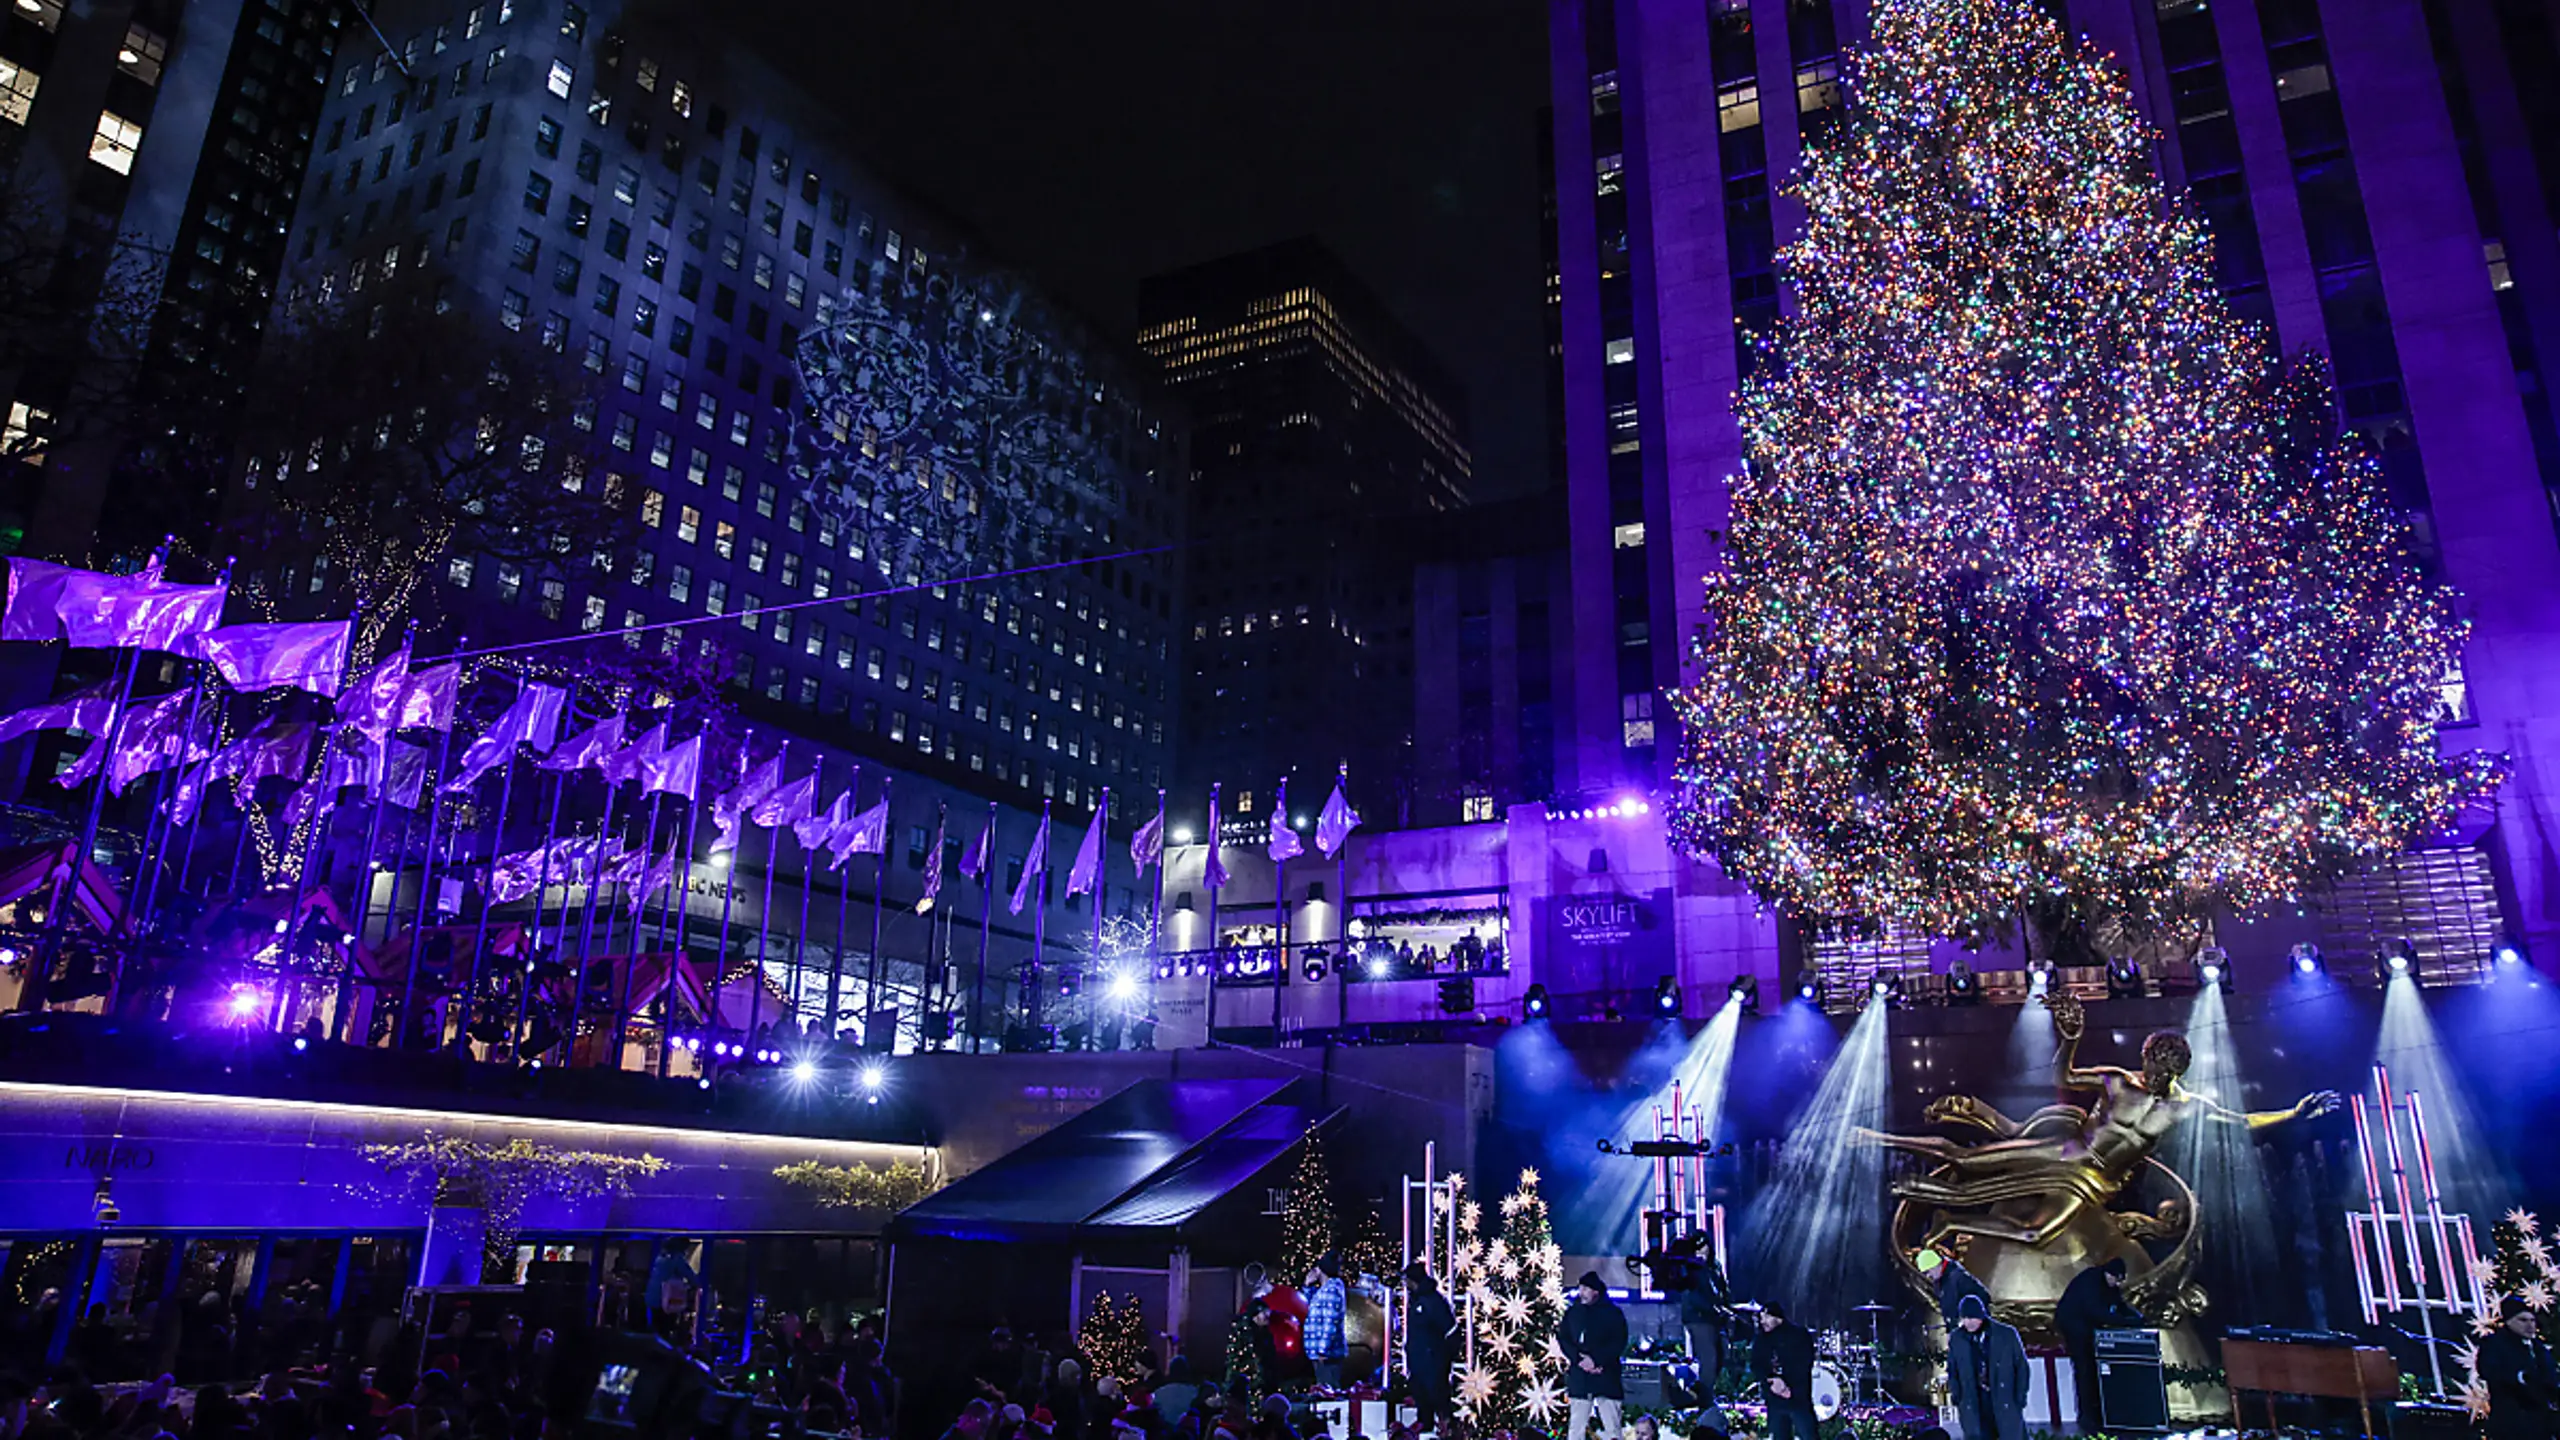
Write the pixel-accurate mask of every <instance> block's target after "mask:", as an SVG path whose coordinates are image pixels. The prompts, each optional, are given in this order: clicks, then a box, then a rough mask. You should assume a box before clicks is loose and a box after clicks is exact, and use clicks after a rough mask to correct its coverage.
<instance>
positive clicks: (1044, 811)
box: [1010, 805, 1049, 915]
mask: <svg viewBox="0 0 2560 1440" xmlns="http://www.w3.org/2000/svg"><path fill="white" fill-rule="evenodd" d="M1048 873H1049V807H1048V806H1046V805H1042V806H1041V807H1040V829H1039V831H1038V832H1037V833H1035V834H1034V835H1033V836H1032V837H1031V853H1030V854H1028V855H1025V856H1023V857H1022V879H1021V880H1019V881H1017V882H1015V884H1014V887H1013V899H1012V901H1011V902H1010V903H1011V905H1012V907H1013V913H1014V914H1016V915H1019V914H1021V913H1022V907H1023V906H1025V905H1028V904H1030V903H1031V897H1032V896H1034V895H1037V894H1039V893H1040V877H1041V876H1043V875H1046V874H1048Z"/></svg>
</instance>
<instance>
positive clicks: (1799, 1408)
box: [1751, 1301, 1822, 1440]
mask: <svg viewBox="0 0 2560 1440" xmlns="http://www.w3.org/2000/svg"><path fill="white" fill-rule="evenodd" d="M1751 1368H1752V1370H1753V1371H1754V1372H1756V1373H1757V1374H1758V1375H1759V1376H1760V1388H1761V1390H1762V1391H1763V1393H1764V1394H1765V1395H1766V1397H1767V1399H1768V1402H1769V1426H1768V1440H1818V1437H1819V1436H1820V1435H1821V1433H1822V1422H1821V1421H1820V1420H1818V1419H1816V1418H1815V1417H1814V1413H1813V1336H1812V1335H1810V1334H1808V1333H1806V1331H1805V1328H1804V1327H1803V1326H1801V1325H1797V1324H1794V1323H1791V1322H1790V1321H1789V1320H1788V1319H1787V1312H1786V1311H1785V1310H1783V1309H1781V1308H1779V1306H1778V1305H1777V1303H1776V1302H1774V1301H1767V1302H1763V1303H1762V1304H1761V1306H1760V1339H1759V1340H1758V1341H1757V1342H1756V1343H1755V1344H1753V1346H1752V1347H1751Z"/></svg>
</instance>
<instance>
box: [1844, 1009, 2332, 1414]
mask: <svg viewBox="0 0 2560 1440" xmlns="http://www.w3.org/2000/svg"><path fill="white" fill-rule="evenodd" d="M2044 1003H2045V1004H2046V1005H2047V1006H2048V1007H2050V1008H2051V1009H2052V1011H2053V1028H2054V1032H2055V1033H2056V1034H2057V1035H2059V1036H2060V1037H2061V1040H2062V1051H2061V1054H2060V1056H2059V1057H2058V1058H2057V1059H2056V1061H2055V1071H2056V1073H2057V1075H2058V1076H2059V1078H2060V1084H2061V1088H2062V1090H2063V1091H2064V1093H2065V1096H2066V1103H2062V1104H2056V1105H2048V1106H2046V1107H2045V1108H2044V1109H2041V1110H2038V1111H2036V1112H2035V1113H2034V1114H2032V1115H2030V1116H2028V1117H2027V1118H2026V1119H2025V1120H2023V1121H2018V1120H2012V1119H2010V1118H2008V1117H2007V1116H2005V1115H2003V1114H2001V1113H2000V1112H1999V1111H1998V1110H1996V1109H1994V1108H1993V1107H1992V1106H1990V1105H1989V1104H1987V1103H1985V1102H1983V1101H1982V1100H1979V1099H1976V1098H1975V1097H1973V1096H1970V1095H1947V1096H1942V1097H1940V1098H1939V1099H1937V1100H1935V1101H1932V1102H1931V1103H1930V1105H1929V1108H1928V1110H1927V1111H1926V1112H1925V1113H1926V1116H1927V1118H1928V1120H1929V1122H1930V1123H1931V1124H1934V1125H1942V1126H1947V1127H1950V1128H1953V1129H1957V1130H1967V1131H1973V1132H1977V1133H1978V1134H1980V1135H1983V1136H1987V1137H1988V1138H1983V1139H1957V1138H1951V1137H1948V1136H1944V1135H1884V1134H1876V1133H1873V1132H1870V1138H1872V1139H1873V1140H1875V1141H1876V1142H1877V1143H1879V1144H1882V1145H1885V1146H1887V1147H1890V1148H1892V1149H1895V1150H1899V1151H1902V1152H1904V1153H1906V1154H1911V1155H1917V1156H1920V1157H1922V1158H1923V1159H1926V1160H1930V1161H1934V1162H1936V1163H1935V1164H1934V1165H1932V1166H1931V1167H1930V1168H1929V1169H1928V1170H1927V1171H1926V1172H1925V1173H1923V1174H1920V1175H1917V1176H1912V1177H1908V1178H1905V1179H1903V1180H1900V1181H1897V1182H1895V1184H1894V1187H1893V1192H1894V1195H1895V1197H1896V1199H1897V1200H1899V1202H1900V1203H1899V1204H1898V1205H1897V1206H1896V1207H1895V1209H1894V1215H1893V1239H1894V1259H1895V1263H1896V1266H1897V1268H1898V1269H1900V1271H1901V1272H1902V1275H1903V1278H1904V1280H1905V1281H1906V1283H1908V1284H1909V1285H1910V1286H1911V1287H1912V1288H1913V1289H1915V1290H1916V1291H1918V1292H1919V1293H1920V1294H1921V1295H1923V1296H1928V1295H1931V1294H1932V1292H1931V1290H1930V1287H1929V1283H1928V1281H1927V1280H1926V1279H1925V1278H1924V1277H1923V1276H1922V1275H1921V1273H1920V1271H1919V1268H1918V1266H1917V1265H1916V1264H1915V1263H1914V1260H1913V1256H1914V1255H1915V1254H1916V1253H1917V1252H1919V1251H1920V1250H1922V1249H1924V1248H1933V1249H1936V1250H1939V1251H1942V1252H1946V1253H1951V1254H1955V1255H1957V1256H1959V1257H1961V1259H1962V1260H1963V1263H1964V1266H1965V1268H1966V1269H1968V1270H1970V1271H1972V1272H1973V1274H1974V1275H1975V1276H1976V1277H1977V1278H1978V1279H1980V1280H1981V1281H1982V1283H1983V1285H1984V1287H1985V1288H1987V1289H1989V1290H1990V1292H1991V1299H1992V1306H1993V1308H1994V1309H1995V1310H1996V1311H1998V1312H1999V1314H2000V1317H2001V1318H2002V1319H2004V1320H2007V1321H2008V1322H2010V1323H2011V1324H2014V1325H2017V1326H2018V1327H2019V1328H2020V1329H2022V1330H2025V1331H2028V1332H2029V1333H2030V1334H2038V1333H2041V1334H2043V1335H2045V1336H2047V1337H2050V1335H2051V1333H2052V1325H2053V1305H2054V1302H2055V1301H2056V1300H2058V1299H2060V1298H2061V1296H2062V1289H2063V1287H2064V1286H2065V1285H2068V1284H2070V1283H2071V1279H2072V1277H2073V1276H2075V1275H2077V1274H2079V1273H2080V1271H2081V1270H2083V1269H2085V1268H2087V1267H2089V1266H2091V1265H2103V1264H2105V1263H2106V1262H2107V1261H2109V1260H2119V1259H2120V1260H2122V1261H2124V1262H2125V1270H2126V1280H2125V1287H2124V1298H2125V1300H2126V1302H2127V1303H2128V1304H2130V1305H2132V1306H2133V1308H2134V1309H2136V1310H2138V1311H2140V1312H2142V1314H2143V1315H2144V1316H2145V1317H2146V1318H2147V1319H2149V1320H2151V1321H2152V1323H2154V1324H2156V1325H2158V1326H2159V1327H2160V1328H2161V1329H2163V1330H2165V1331H2169V1332H2171V1335H2170V1337H2169V1338H2170V1343H2169V1347H2168V1348H2169V1350H2170V1352H2171V1358H2172V1361H2173V1363H2176V1362H2177V1361H2178V1360H2179V1359H2181V1358H2182V1356H2181V1352H2193V1351H2194V1350H2195V1348H2196V1347H2195V1346H2194V1343H2193V1340H2192V1335H2191V1332H2186V1331H2185V1328H2184V1327H2185V1322H2186V1321H2188V1320H2189V1319H2192V1318H2193V1317H2194V1316H2196V1315H2197V1314H2199V1313H2201V1312H2202V1311H2203V1309H2204V1305H2205V1296H2204V1292H2203V1290H2202V1289H2201V1288H2200V1287H2198V1286H2197V1285H2196V1284H2195V1283H2194V1281H2193V1279H2192V1278H2191V1277H2192V1274H2193V1272H2194V1269H2195V1262H2196V1257H2197V1238H2196V1237H2197V1224H2196V1197H2195V1191H2194V1189H2193V1187H2192V1186H2191V1185H2190V1184H2189V1182H2188V1181H2187V1180H2186V1179H2185V1178H2184V1177H2182V1176H2180V1175H2179V1174H2177V1172H2175V1171H2173V1170H2171V1169H2170V1168H2169V1167H2168V1166H2167V1165H2165V1164H2162V1163H2161V1162H2160V1161H2159V1160H2158V1159H2157V1158H2155V1157H2154V1156H2153V1154H2152V1151H2153V1150H2155V1149H2157V1148H2158V1146H2159V1144H2160V1142H2161V1140H2162V1139H2163V1138H2165V1137H2166V1136H2167V1135H2168V1134H2169V1132H2170V1131H2172V1130H2174V1129H2176V1128H2177V1126H2178V1125H2179V1124H2180V1123H2181V1122H2184V1121H2188V1120H2196V1121H2200V1122H2202V1123H2207V1124H2226V1125H2246V1126H2248V1127H2249V1128H2250V1129H2251V1130H2253V1131H2254V1130H2262V1129H2265V1128H2266V1127H2268V1126H2270V1125H2280V1124H2283V1123H2284V1122H2285V1121H2287V1120H2296V1119H2305V1118H2309V1117H2311V1116H2315V1115H2324V1114H2327V1113H2328V1112H2329V1111H2331V1110H2334V1109H2336V1108H2337V1105H2338V1097H2337V1095H2336V1094H2335V1093H2333V1092H2330V1091H2325V1090H2323V1091H2318V1092H2315V1093H2313V1094H2310V1095H2306V1096H2304V1097H2303V1098H2302V1099H2301V1100H2300V1101H2299V1102H2297V1103H2296V1104H2294V1105H2293V1106H2291V1107H2290V1108H2287V1109H2283V1110H2270V1111H2261V1112H2258V1113H2254V1114H2250V1113H2243V1112H2241V1111H2237V1110H2232V1109H2228V1108H2226V1107H2224V1106H2223V1105H2221V1104H2219V1103H2217V1102H2215V1101H2214V1100H2213V1099H2212V1098H2210V1097H2208V1096H2204V1095H2199V1094H2197V1093H2196V1092H2194V1091H2192V1090H2189V1089H2187V1088H2186V1087H2185V1086H2184V1085H2181V1084H2180V1083H2179V1078H2180V1077H2181V1076H2183V1075H2185V1074H2186V1072H2187V1066H2188V1064H2189V1063H2190V1062H2191V1060H2192V1059H2193V1052H2192V1051H2191V1050H2190V1049H2189V1048H2188V1045H2187V1039H2186V1037H2185V1036H2184V1035H2181V1034H2179V1033H2178V1032H2176V1031H2174V1030H2161V1031H2156V1032H2154V1033H2153V1034H2152V1035H2151V1036H2150V1038H2148V1039H2146V1040H2144V1041H2143V1042H2142V1069H2141V1070H2140V1071H2139V1072H2136V1071H2132V1070H2126V1069H2123V1068H2121V1067H2119V1066H2113V1065H2094V1066H2083V1065H2081V1064H2080V1058H2079V1052H2080V1037H2081V1035H2082V1033H2083V1032H2084V1031H2085V1030H2086V1029H2087V1027H2088V1015H2087V1013H2086V1012H2085V1011H2084V1010H2083V1009H2082V1008H2081V1005H2080V1002H2079V1001H2078V1000H2075V999H2073V998H2071V997H2070V996H2068V995H2057V996H2054V997H2051V998H2050V999H2048V1000H2046V1001H2045V1002H2044ZM2091 1091H2094V1092H2096V1094H2097V1103H2096V1104H2095V1105H2094V1106H2091V1107H2089V1108H2086V1109H2084V1108H2082V1107H2081V1106H2078V1105H2074V1104H2070V1103H2067V1097H2068V1096H2069V1095H2070V1094H2072V1093H2074V1092H2078V1093H2081V1094H2086V1093H2088V1092H2091ZM2120 1201H2121V1202H2125V1203H2126V1204H2127V1205H2128V1206H2131V1207H2136V1208H2121V1209H2120V1208H2117V1206H2118V1202H2120ZM2146 1202H2147V1204H2148V1207H2149V1208H2147V1209H2145V1208H2138V1207H2139V1206H2141V1205H2142V1204H2144V1203H2146ZM2145 1240H2151V1241H2158V1242H2162V1243H2165V1244H2167V1245H2168V1246H2169V1249H2168V1252H2167V1253H2166V1254H2165V1255H2163V1256H2162V1257H2161V1258H2159V1259H2158V1260H2156V1261H2155V1260H2154V1259H2153V1258H2152V1255H2151V1253H2150V1252H2149V1251H2147V1250H2146V1249H2145V1248H2144V1247H2143V1244H2142V1243H2141V1242H2143V1241H2145ZM2188 1363H2194V1362H2193V1361H2192V1360H2190V1361H2189V1362H2188Z"/></svg>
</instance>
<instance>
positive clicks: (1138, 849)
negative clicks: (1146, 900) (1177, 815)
mask: <svg viewBox="0 0 2560 1440" xmlns="http://www.w3.org/2000/svg"><path fill="white" fill-rule="evenodd" d="M1163 861H1164V792H1163V791H1161V790H1159V791H1157V792H1156V813H1155V818H1154V819H1152V820H1149V821H1148V822H1147V823H1146V824H1144V825H1141V826H1139V827H1138V833H1137V834H1135V835H1132V836H1130V837H1129V863H1130V864H1132V865H1135V866H1137V867H1138V871H1139V873H1140V874H1144V873H1145V872H1147V871H1148V870H1151V869H1153V868H1154V867H1156V866H1157V865H1159V864H1162V863H1163Z"/></svg>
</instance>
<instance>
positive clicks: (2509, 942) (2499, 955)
mask: <svg viewBox="0 0 2560 1440" xmlns="http://www.w3.org/2000/svg"><path fill="white" fill-rule="evenodd" d="M2489 959H2490V960H2491V961H2492V962H2493V963H2495V964H2496V965H2497V966H2498V968H2499V969H2501V970H2505V969H2512V968H2514V967H2516V966H2519V965H2522V964H2523V963H2524V942H2523V941H2521V940H2518V939H2517V938H2515V937H2514V936H2512V935H2510V936H2508V937H2506V938H2505V939H2503V940H2500V941H2499V942H2498V945H2497V948H2496V949H2494V950H2491V951H2490V952H2489ZM7 963H8V961H6V960H5V959H0V965H5V964H7Z"/></svg>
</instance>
